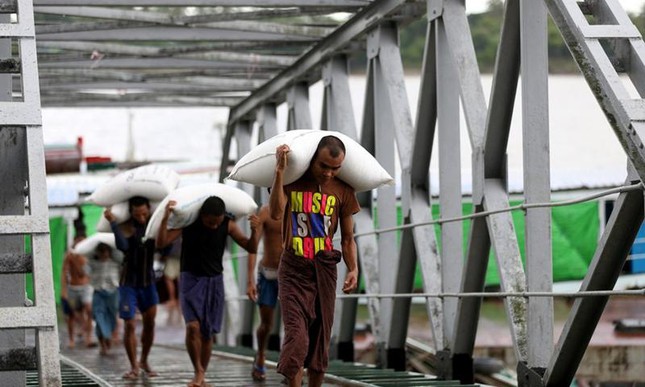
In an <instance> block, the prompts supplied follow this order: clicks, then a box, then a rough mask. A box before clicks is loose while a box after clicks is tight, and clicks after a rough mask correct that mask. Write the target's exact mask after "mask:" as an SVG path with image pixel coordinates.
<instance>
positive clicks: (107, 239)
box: [72, 232, 116, 258]
mask: <svg viewBox="0 0 645 387" xmlns="http://www.w3.org/2000/svg"><path fill="white" fill-rule="evenodd" d="M99 243H105V244H106V245H108V246H110V247H111V248H112V249H115V250H116V242H115V241H114V234H112V233H111V232H98V233H96V234H94V235H91V236H89V237H87V238H85V239H83V240H82V241H80V242H78V243H77V244H76V246H75V247H74V248H73V249H72V252H73V253H75V254H79V255H84V256H86V257H88V258H89V257H92V256H93V255H94V254H95V252H96V248H97V247H98V245H99Z"/></svg>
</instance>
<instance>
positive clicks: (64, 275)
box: [60, 252, 69, 300]
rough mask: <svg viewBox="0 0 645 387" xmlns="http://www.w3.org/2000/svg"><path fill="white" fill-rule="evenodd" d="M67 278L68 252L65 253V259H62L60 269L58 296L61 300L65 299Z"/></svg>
mask: <svg viewBox="0 0 645 387" xmlns="http://www.w3.org/2000/svg"><path fill="white" fill-rule="evenodd" d="M68 280H69V252H68V253H67V254H65V259H64V260H63V269H62V270H61V278H60V298H61V299H62V300H66V299H67V281H68Z"/></svg>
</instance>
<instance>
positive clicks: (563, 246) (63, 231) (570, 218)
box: [27, 202, 600, 301]
mask: <svg viewBox="0 0 645 387" xmlns="http://www.w3.org/2000/svg"><path fill="white" fill-rule="evenodd" d="M515 204H518V203H511V205H515ZM82 211H83V215H84V221H85V225H86V226H87V233H88V235H91V234H93V233H94V232H95V226H96V224H97V222H98V220H99V218H100V216H101V213H102V208H100V207H97V206H93V205H84V206H82ZM432 211H433V217H434V218H435V219H436V218H438V217H439V215H440V214H439V208H438V206H436V205H435V206H433V208H432ZM471 212H472V205H471V204H464V205H463V213H464V214H470V213H471ZM551 215H552V235H553V242H552V243H553V245H552V251H553V279H554V281H565V280H579V279H582V278H583V277H584V275H585V273H586V271H587V267H588V266H589V262H590V261H591V259H592V257H593V253H594V251H595V249H596V245H597V243H598V235H599V234H598V233H599V229H600V220H599V217H598V202H587V203H581V204H575V205H572V206H565V207H555V208H553V209H552V213H551ZM398 221H399V223H401V222H402V219H401V213H400V210H399V213H398ZM513 223H514V226H515V232H516V235H517V240H518V244H519V247H520V254H521V255H522V260H524V214H523V212H521V211H514V212H513ZM49 225H50V230H51V242H52V261H53V271H54V288H55V292H56V300H57V301H58V300H59V299H60V277H61V267H62V262H63V257H64V255H65V250H66V248H67V246H66V245H67V242H66V241H67V228H66V224H65V222H64V221H63V219H62V218H52V219H50V221H49ZM469 228H470V221H464V222H463V230H464V251H465V248H466V247H467V245H468V232H469ZM435 230H436V236H437V243H438V246H439V249H441V238H440V229H439V227H438V226H437V227H435ZM423 256H424V252H420V258H421V259H423ZM236 261H237V260H234V262H233V264H234V267H237V262H236ZM498 284H499V274H498V271H497V264H496V260H495V256H494V251H492V249H491V254H490V257H489V260H488V270H487V272H486V285H487V286H494V285H498ZM422 285H423V283H422V277H421V274H420V272H419V269H418V266H417V273H416V276H415V284H414V286H415V289H422ZM27 287H28V292H29V294H30V295H31V294H32V293H31V291H32V280H31V275H29V276H28V278H27Z"/></svg>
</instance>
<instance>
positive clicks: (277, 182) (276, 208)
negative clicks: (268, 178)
mask: <svg viewBox="0 0 645 387" xmlns="http://www.w3.org/2000/svg"><path fill="white" fill-rule="evenodd" d="M283 173H284V172H283V171H276V172H275V176H274V177H273V185H272V187H271V194H270V195H269V214H270V215H271V218H272V219H274V220H278V219H281V218H282V213H283V212H284V205H285V203H284V188H283V181H284V180H283Z"/></svg>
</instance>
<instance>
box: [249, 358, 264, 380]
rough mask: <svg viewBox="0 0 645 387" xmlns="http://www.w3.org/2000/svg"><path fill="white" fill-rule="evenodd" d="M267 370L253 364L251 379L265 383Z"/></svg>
mask: <svg viewBox="0 0 645 387" xmlns="http://www.w3.org/2000/svg"><path fill="white" fill-rule="evenodd" d="M266 373H267V368H266V367H265V366H259V365H257V364H256V363H255V361H254V362H253V371H251V377H253V380H255V381H256V382H263V381H265V380H266V378H267V375H266Z"/></svg>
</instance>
